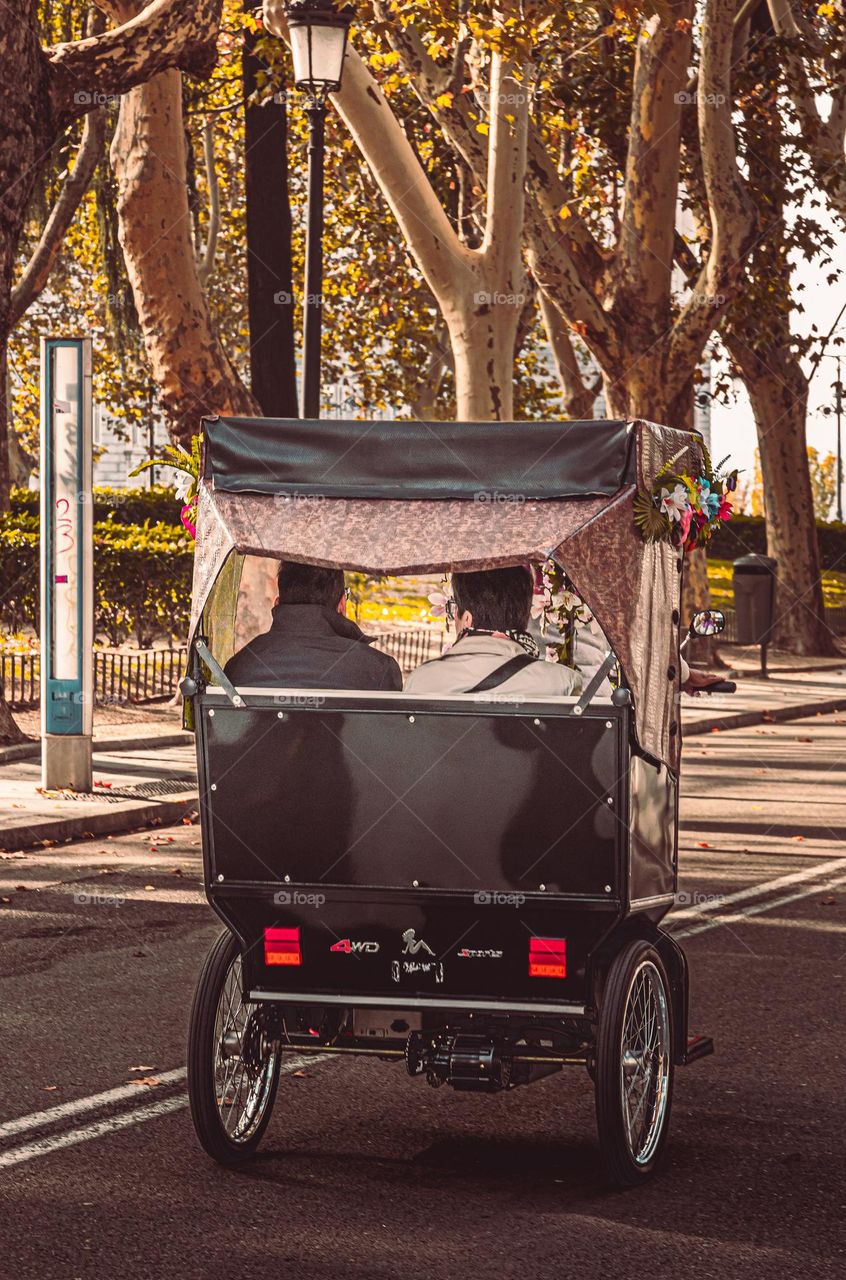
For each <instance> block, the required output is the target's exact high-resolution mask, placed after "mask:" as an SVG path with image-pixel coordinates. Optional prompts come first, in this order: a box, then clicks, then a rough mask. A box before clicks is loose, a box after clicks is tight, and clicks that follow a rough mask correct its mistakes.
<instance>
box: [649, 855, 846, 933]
mask: <svg viewBox="0 0 846 1280" xmlns="http://www.w3.org/2000/svg"><path fill="white" fill-rule="evenodd" d="M844 867H846V858H832V859H831V861H830V862H817V863H815V864H814V866H812V867H805V868H804V870H802V871H792V872H791V873H790V874H789V875H785V876H778V878H777V879H775V880H765V881H764V882H763V884H753V885H750V886H749V888H748V889H738V890H737V892H736V893H728V894H726V895H725V896H724V897H720V898H715V899H714V900H713V901H709V902H703V903H702V904H701V905H700V906H694V907H686V908H685V909H684V911H674V912H673V913H672V915H671V916H670V917H669V918H668V921H667V923H668V924H675V923H676V922H677V921H679V920H689V919H690V918H691V916H693V917H695V916H699V915H701V914H703V913H704V912H706V911H722V910H723V909H724V907H727V906H731V905H733V903H735V902H744V901H746V900H747V899H748V898H757V897H758V896H759V895H760V894H762V893H772V891H773V890H774V889H785V888H787V886H788V885H789V884H800V883H801V882H802V881H803V880H812V879H813V878H814V877H815V876H822V875H825V873H826V872H827V871H839V870H841V869H842V868H844Z"/></svg>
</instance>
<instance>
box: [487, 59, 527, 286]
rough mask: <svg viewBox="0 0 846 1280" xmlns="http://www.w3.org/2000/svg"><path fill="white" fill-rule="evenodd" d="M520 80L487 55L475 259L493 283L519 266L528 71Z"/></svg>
mask: <svg viewBox="0 0 846 1280" xmlns="http://www.w3.org/2000/svg"><path fill="white" fill-rule="evenodd" d="M522 71H523V74H522V77H521V79H517V77H516V76H515V74H514V68H513V67H512V66H511V65H509V64H508V63H506V62H504V61H503V58H502V56H501V54H499V53H498V52H494V53H493V54H492V55H491V80H490V102H491V106H490V137H489V146H488V174H487V190H486V197H487V202H486V208H485V235H484V239H483V240H482V245H481V254H482V257H483V258H484V260H485V266H486V268H487V270H488V271H490V272H491V273H492V278H493V279H494V280H495V281H496V282H497V283H499V282H500V277H503V276H504V275H505V274H507V273H508V272H509V270H510V269H511V268H512V267H513V266H514V265H515V259H516V265H517V266H519V264H520V258H521V244H522V236H523V211H524V207H525V186H524V182H525V175H526V130H527V126H528V118H529V90H528V84H527V72H528V67H526V66H524V67H523V69H522Z"/></svg>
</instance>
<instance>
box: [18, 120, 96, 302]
mask: <svg viewBox="0 0 846 1280" xmlns="http://www.w3.org/2000/svg"><path fill="white" fill-rule="evenodd" d="M105 136H106V119H105V113H104V112H103V111H102V110H101V109H100V108H99V107H98V108H97V109H96V110H94V111H89V113H88V115H87V116H86V117H85V123H84V124H83V126H82V139H81V141H80V144H79V150H78V151H77V153H76V159H75V161H74V165H73V168H72V169H71V170H70V171H69V173H68V174H67V175H66V176H65V180H64V182H63V183H62V188H61V190H60V192H59V195H58V197H57V199H56V203H55V204H54V205H53V208H52V209H51V211H50V216H49V217H48V219H47V221H46V223H45V224H44V229H43V231H42V232H41V238H40V240H39V241H38V244H37V245H36V246H35V249H34V250H33V253H32V257H31V258H30V260H29V262H28V263H27V265H26V268H25V269H24V272H23V274H22V276H21V278H20V279H19V280H18V283H17V284H16V285H15V287H14V289H13V290H12V297H11V301H10V304H9V316H10V327H14V326H15V325H16V324H17V323H18V321H19V320H20V318H21V316H23V314H24V313H25V312H26V311H27V310H28V309H29V307H31V306H32V304H33V302H34V301H35V299H36V298H37V297H38V295H39V294H40V293H41V291H42V289H43V288H44V286H45V285H46V283H47V280H48V278H49V276H50V272H51V270H52V269H53V264H54V262H55V261H56V258H57V256H58V253H59V250H60V249H61V247H62V241H63V240H64V238H65V233H66V232H67V230H68V227H69V226H70V224H71V223H72V222H73V219H74V215H75V213H76V211H77V209H78V208H79V202H80V200H81V199H82V197H83V196H84V195H85V192H86V191H87V190H88V186H89V183H90V182H91V179H92V178H93V176H94V170H95V169H96V168H97V164H98V162H99V160H100V158H101V157H102V155H103V143H104V141H105Z"/></svg>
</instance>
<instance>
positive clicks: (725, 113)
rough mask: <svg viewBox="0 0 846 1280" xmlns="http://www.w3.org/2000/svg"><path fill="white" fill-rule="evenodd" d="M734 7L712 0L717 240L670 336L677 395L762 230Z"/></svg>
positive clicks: (708, 72)
mask: <svg viewBox="0 0 846 1280" xmlns="http://www.w3.org/2000/svg"><path fill="white" fill-rule="evenodd" d="M734 11H735V0H707V3H706V8H705V18H704V22H703V27H702V52H701V56H700V66H699V81H698V90H697V102H698V121H699V150H700V155H701V159H702V182H703V185H704V189H705V194H706V197H707V205H708V216H709V218H710V223H711V240H710V246H709V249H708V254H707V257H706V259H705V262H704V264H703V265H702V268H701V271H700V274H699V277H698V279H697V281H696V283H695V284H694V286H693V289H692V292H691V294H690V297H689V298H688V300H687V303H686V304H685V306H684V308H683V309H682V312H681V314H680V316H679V317H678V319H677V321H676V323H675V325H674V327H673V332H672V335H671V338H670V364H669V368H670V370H671V371H672V386H671V388H670V395H671V396H672V395H673V394H678V393H679V392H680V391H681V389H682V387H683V386H684V384H685V383H686V382H687V381H688V379H689V378H690V377H692V375H693V373H694V371H695V369H696V365H697V363H698V362H699V359H700V357H701V353H702V349H703V347H704V346H705V342H706V341H707V338H708V335H709V334H710V333H711V332H712V331H713V329H714V328H715V327H716V325H717V324H718V323H719V320H720V318H721V317H722V315H723V314H724V312H725V311H726V310H727V308H728V306H729V304H730V303H731V301H732V299H733V298H734V297H735V296H736V295H737V294H738V292H739V291H740V289H741V287H742V282H743V268H744V263H745V261H746V257H747V255H748V253H749V250H750V249H751V247H752V244H753V241H754V238H755V233H756V230H757V217H756V210H755V205H754V203H753V201H752V198H751V196H750V194H749V191H748V189H747V186H746V183H745V181H744V179H743V178H742V176H741V173H740V169H739V167H738V163H737V141H736V136H735V130H734V121H733V118H732V115H733V108H734V101H733V98H732V91H731V66H732V45H733V39H734Z"/></svg>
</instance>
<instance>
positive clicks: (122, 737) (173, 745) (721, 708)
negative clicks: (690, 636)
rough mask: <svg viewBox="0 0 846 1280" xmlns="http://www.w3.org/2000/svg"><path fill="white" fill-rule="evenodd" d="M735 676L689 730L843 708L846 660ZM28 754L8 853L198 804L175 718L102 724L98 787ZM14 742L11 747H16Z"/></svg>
mask: <svg viewBox="0 0 846 1280" xmlns="http://www.w3.org/2000/svg"><path fill="white" fill-rule="evenodd" d="M724 652H725V653H726V656H727V660H729V661H731V663H732V670H731V671H726V673H725V675H726V679H729V678H731V679H735V678H737V682H738V689H737V693H735V694H710V695H707V696H705V695H703V696H701V697H698V698H689V697H684V698H683V700H682V726H683V732H684V734H685V736H686V737H693V736H697V735H700V734H705V733H712V732H714V731H717V730H729V729H735V728H741V727H743V726H745V725H749V724H759V723H761V722H766V721H779V720H796V719H801V718H804V717H807V716H813V715H817V714H821V713H824V712H832V711H841V710H843V711H846V659H829V660H820V661H819V662H818V663H816V664H814V665H813V669H811V670H808V669H807V667H808V666H811V665H812V664H811V663H810V662H809V661H807V660H806V662H805V667H804V668H803V666H802V660H800V659H796V660H787V661H785V660H782V659H780V658H778V657H776V659H775V660H774V662H773V663H772V666H771V675H770V678H769V679H768V680H762V679H760V677H759V675H758V670H757V655H753V656H751V657H750V656H749V655H744V654H737V655H735V654H733V653H732V650H728V649H727V650H725V651H724ZM22 745H23V746H25V747H27V748H28V751H27V754H26V756H25V758H20V757H18V758H12V759H9V751H8V749H7V750H6V753H5V761H4V753H3V752H0V850H4V851H7V852H14V851H16V850H18V849H27V848H32V847H33V846H36V845H39V844H42V843H43V842H45V841H49V842H51V843H61V842H63V841H66V840H74V839H80V838H81V837H84V836H86V835H92V836H94V835H110V834H116V833H118V832H120V831H130V830H132V829H134V828H138V827H144V826H149V825H151V824H157V825H158V824H160V825H166V824H169V823H174V822H178V821H179V820H180V818H182V817H184V816H186V815H187V814H189V813H191V812H194V811H196V808H197V782H196V767H195V755H194V739H193V736H192V735H191V734H187V733H183V732H182V731H181V730H178V729H176V728H175V725H174V721H173V719H172V718H167V719H165V718H163V717H162V718H158V719H156V720H150V721H135V722H133V723H123V724H109V725H104V726H98V729H97V732H96V735H95V746H94V780H95V784H94V794H93V795H92V796H90V797H89V796H79V795H75V794H73V793H57V792H52V793H50V794H45V793H44V792H42V791H41V790H40V782H41V776H40V774H41V762H40V744H39V743H38V742H34V743H31V744H29V743H26V744H22ZM13 750H14V749H13Z"/></svg>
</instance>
